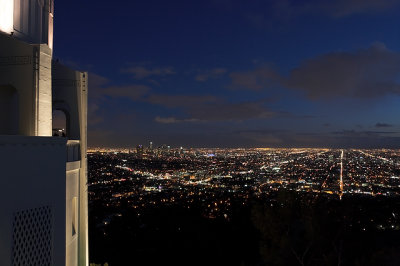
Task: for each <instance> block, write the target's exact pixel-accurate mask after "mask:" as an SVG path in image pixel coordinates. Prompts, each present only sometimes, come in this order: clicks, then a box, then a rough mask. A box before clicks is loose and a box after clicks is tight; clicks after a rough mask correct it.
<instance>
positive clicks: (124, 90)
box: [101, 85, 151, 101]
mask: <svg viewBox="0 0 400 266" xmlns="http://www.w3.org/2000/svg"><path fill="white" fill-rule="evenodd" d="M150 90H151V88H150V87H148V86H145V85H128V86H112V87H106V88H103V89H102V90H101V92H102V94H103V95H106V96H110V97H123V98H129V99H131V100H133V101H136V100H138V99H140V98H141V97H142V96H144V95H145V94H147V93H148V92H150Z"/></svg>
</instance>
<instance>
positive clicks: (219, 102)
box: [54, 0, 400, 148]
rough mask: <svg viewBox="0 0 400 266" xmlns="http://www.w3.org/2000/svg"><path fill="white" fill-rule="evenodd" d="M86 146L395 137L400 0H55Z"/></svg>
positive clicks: (390, 141)
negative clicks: (85, 103)
mask: <svg viewBox="0 0 400 266" xmlns="http://www.w3.org/2000/svg"><path fill="white" fill-rule="evenodd" d="M54 27H55V29H54V30H55V43H54V49H55V50H54V56H55V58H58V59H59V60H60V62H62V63H64V64H66V65H68V66H71V67H73V68H75V69H79V70H82V71H83V70H84V71H88V72H89V74H90V77H89V83H90V86H89V89H90V90H89V97H90V99H89V114H88V119H89V121H88V127H89V133H88V134H89V145H90V146H112V147H134V146H136V145H137V144H143V145H148V142H149V141H153V143H154V145H155V146H158V145H161V144H167V145H171V146H173V147H176V146H184V147H344V148H346V147H360V148H367V147H392V148H399V147H400V1H397V0H319V1H316V0H309V1H299V0H271V1H268V0H251V1H249V0H182V1H174V0H171V1H165V0H146V1H136V0H133V1H104V0H96V1H77V0H70V1H56V2H55V25H54Z"/></svg>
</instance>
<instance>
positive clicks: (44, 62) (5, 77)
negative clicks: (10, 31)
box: [0, 33, 52, 136]
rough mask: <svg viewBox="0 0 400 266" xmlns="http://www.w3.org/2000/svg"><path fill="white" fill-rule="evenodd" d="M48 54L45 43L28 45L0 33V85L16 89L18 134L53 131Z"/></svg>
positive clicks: (38, 133) (37, 133)
mask: <svg viewBox="0 0 400 266" xmlns="http://www.w3.org/2000/svg"><path fill="white" fill-rule="evenodd" d="M51 58H52V51H51V49H49V47H48V46H47V45H30V44H27V43H24V42H21V41H19V40H17V39H15V38H12V37H9V36H5V35H4V34H1V33H0V86H8V85H9V86H12V87H14V88H15V89H16V90H17V92H18V99H19V121H18V122H19V123H18V124H19V132H18V134H19V135H25V136H51V134H52V88H51ZM0 123H1V121H0ZM0 134H2V133H1V132H0Z"/></svg>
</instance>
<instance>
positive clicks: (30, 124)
mask: <svg viewBox="0 0 400 266" xmlns="http://www.w3.org/2000/svg"><path fill="white" fill-rule="evenodd" d="M53 6H54V3H53V1H52V0H0V169H1V170H0V171H1V172H0V236H1V237H0V265H88V220H87V219H88V210H87V156H86V149H87V85H88V84H87V79H88V77H87V73H86V72H79V71H75V70H72V69H69V68H67V67H65V66H63V65H61V64H60V63H58V62H54V61H53V60H52V53H53V50H52V49H53V13H54V11H53V10H54V9H53ZM55 110H59V111H62V112H63V113H64V114H65V120H66V121H65V124H66V128H65V136H64V137H53V132H52V131H53V130H52V129H53V121H52V113H53V112H54V111H55Z"/></svg>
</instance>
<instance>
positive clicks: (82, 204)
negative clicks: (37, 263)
mask: <svg viewBox="0 0 400 266" xmlns="http://www.w3.org/2000/svg"><path fill="white" fill-rule="evenodd" d="M52 75H53V103H54V104H53V108H56V109H57V108H60V109H62V110H63V111H64V112H66V114H67V115H66V116H67V117H68V119H69V121H67V125H69V127H68V126H67V137H68V138H69V139H71V140H79V141H80V148H81V149H80V150H81V166H80V173H79V230H78V231H79V234H78V257H79V262H78V265H88V264H89V241H88V238H89V236H88V199H87V95H88V94H87V93H88V91H87V86H88V75H87V73H86V72H79V71H75V70H72V69H69V68H68V67H65V66H63V65H61V64H59V63H56V62H55V63H54V64H53V72H52Z"/></svg>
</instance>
